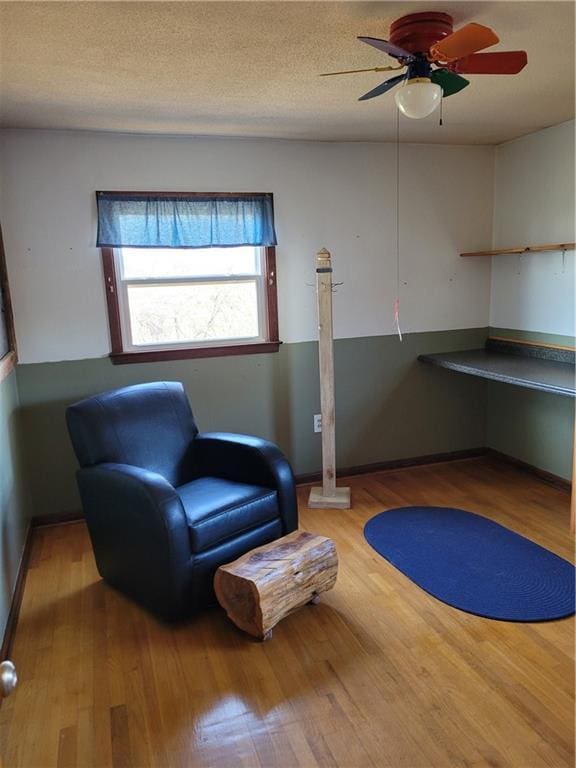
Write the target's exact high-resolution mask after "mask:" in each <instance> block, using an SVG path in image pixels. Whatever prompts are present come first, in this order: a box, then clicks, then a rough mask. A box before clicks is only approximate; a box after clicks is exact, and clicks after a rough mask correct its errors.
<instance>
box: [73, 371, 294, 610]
mask: <svg viewBox="0 0 576 768" xmlns="http://www.w3.org/2000/svg"><path fill="white" fill-rule="evenodd" d="M66 420H67V424H68V430H69V433H70V437H71V439H72V444H73V446H74V450H75V452H76V456H77V458H78V462H79V463H80V467H81V468H80V469H79V470H78V473H77V479H78V486H79V489H80V496H81V499H82V505H83V508H84V513H85V516H86V521H87V524H88V529H89V531H90V537H91V540H92V546H93V548H94V554H95V557H96V563H97V566H98V571H99V573H100V575H101V576H102V578H103V579H104V580H105V581H106V582H108V583H109V584H111V585H112V586H113V587H115V588H116V589H118V590H120V591H121V592H123V593H125V594H126V595H129V596H130V597H131V598H133V599H134V600H136V601H137V602H138V603H140V604H141V605H143V606H145V607H146V608H148V609H149V610H151V611H152V612H153V613H155V614H156V615H158V616H160V617H162V618H164V619H168V620H172V619H178V618H183V617H185V616H188V615H190V614H191V613H193V612H194V611H196V610H198V609H199V608H201V607H202V606H205V605H209V604H211V603H213V602H215V597H214V592H213V587H212V580H213V576H214V572H215V571H216V569H217V568H218V566H219V565H221V564H223V563H229V562H230V561H232V560H234V559H235V558H237V557H239V556H240V555H242V554H244V553H245V552H247V551H249V550H251V549H253V548H254V547H257V546H259V545H261V544H265V543H267V542H269V541H272V540H274V539H276V538H279V537H280V536H284V535H285V534H287V533H290V532H291V531H293V530H295V529H296V528H297V527H298V507H297V502H296V492H295V487H294V478H293V475H292V470H291V468H290V465H289V464H288V462H287V461H286V459H285V458H284V456H283V455H282V453H281V452H280V450H279V449H278V448H277V447H276V446H275V445H274V444H273V443H269V442H267V441H266V440H260V439H259V438H257V437H248V436H245V435H236V434H227V433H206V434H198V429H197V427H196V424H195V422H194V417H193V415H192V411H191V409H190V405H189V403H188V399H187V397H186V394H185V392H184V388H183V386H182V384H180V383H178V382H158V383H152V384H139V385H136V386H132V387H125V388H123V389H117V390H114V391H112V392H106V393H104V394H101V395H96V396H94V397H90V398H88V399H86V400H82V401H81V402H79V403H75V404H74V405H71V406H70V407H69V408H68V409H67V412H66Z"/></svg>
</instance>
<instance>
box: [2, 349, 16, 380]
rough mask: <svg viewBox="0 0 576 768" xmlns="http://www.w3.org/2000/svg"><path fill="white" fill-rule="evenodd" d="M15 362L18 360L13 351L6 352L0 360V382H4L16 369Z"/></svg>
mask: <svg viewBox="0 0 576 768" xmlns="http://www.w3.org/2000/svg"><path fill="white" fill-rule="evenodd" d="M17 362H18V358H17V357H16V352H14V351H12V352H7V353H6V354H5V355H4V357H2V358H0V381H4V379H6V378H8V376H9V375H10V374H11V373H12V371H13V370H14V368H16V363H17Z"/></svg>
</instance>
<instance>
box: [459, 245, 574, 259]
mask: <svg viewBox="0 0 576 768" xmlns="http://www.w3.org/2000/svg"><path fill="white" fill-rule="evenodd" d="M574 248H576V243H548V244H546V245H521V246H519V247H518V248H500V249H498V250H496V251H472V252H470V253H461V254H460V256H501V255H502V254H505V253H515V254H517V255H519V256H522V255H523V254H525V253H543V252H545V251H573V250H574Z"/></svg>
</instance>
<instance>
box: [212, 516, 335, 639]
mask: <svg viewBox="0 0 576 768" xmlns="http://www.w3.org/2000/svg"><path fill="white" fill-rule="evenodd" d="M337 574H338V555H337V553H336V547H335V545H334V542H333V541H332V540H331V539H328V538H326V537H325V536H318V535H316V534H314V533H308V532H307V531H294V533H290V534H288V536H284V537H283V538H281V539H277V540H276V541H273V542H271V543H270V544H265V545H264V546H263V547H257V548H256V549H254V550H252V552H248V553H247V554H246V555H243V556H242V557H240V558H238V560H235V561H234V562H233V563H229V564H228V565H222V566H220V568H218V570H217V571H216V575H215V577H214V590H215V592H216V597H217V598H218V602H219V603H220V605H221V606H222V607H223V608H224V610H225V611H226V613H227V614H228V617H229V618H230V619H231V620H232V621H233V622H234V624H236V626H237V627H239V628H240V629H243V630H244V631H245V632H248V633H249V634H250V635H252V636H253V637H258V638H260V639H267V638H268V637H270V636H271V631H272V628H273V627H275V626H276V624H278V622H279V621H280V620H281V619H283V618H284V616H288V614H290V613H292V612H293V611H295V610H296V609H298V608H300V607H301V606H302V605H305V604H306V603H310V602H317V598H318V595H319V594H320V593H321V592H325V591H326V590H328V589H331V588H332V587H333V586H334V584H335V582H336V576H337Z"/></svg>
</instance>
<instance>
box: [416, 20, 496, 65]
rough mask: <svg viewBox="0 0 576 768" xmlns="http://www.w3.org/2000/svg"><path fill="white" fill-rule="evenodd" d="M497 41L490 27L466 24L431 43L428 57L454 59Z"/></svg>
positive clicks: (487, 46)
mask: <svg viewBox="0 0 576 768" xmlns="http://www.w3.org/2000/svg"><path fill="white" fill-rule="evenodd" d="M497 42H499V38H498V37H497V35H496V34H495V33H494V32H493V31H492V30H491V29H490V27H484V26H482V24H474V23H472V24H466V26H465V27H462V29H459V30H458V31H457V32H453V33H452V34H451V35H448V37H445V38H444V40H440V42H439V43H436V45H433V46H432V47H431V48H430V57H431V58H432V60H433V61H454V59H461V58H463V57H464V56H469V55H470V54H471V53H476V51H481V50H482V49H484V48H489V47H490V46H491V45H495V44H496V43H497Z"/></svg>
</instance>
